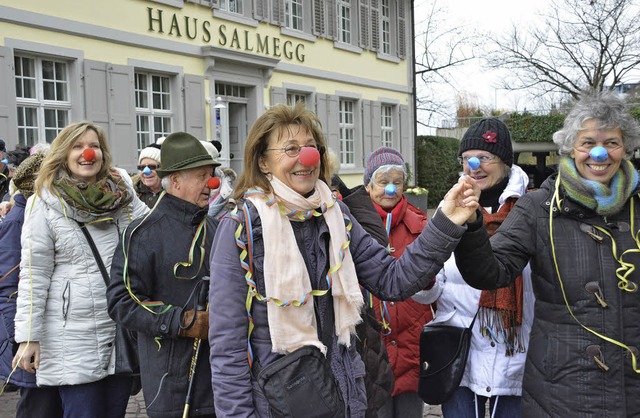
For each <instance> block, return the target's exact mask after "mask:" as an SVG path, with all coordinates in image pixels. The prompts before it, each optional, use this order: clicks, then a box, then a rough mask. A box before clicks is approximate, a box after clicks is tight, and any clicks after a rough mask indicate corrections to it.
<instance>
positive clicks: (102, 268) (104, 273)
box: [76, 221, 109, 286]
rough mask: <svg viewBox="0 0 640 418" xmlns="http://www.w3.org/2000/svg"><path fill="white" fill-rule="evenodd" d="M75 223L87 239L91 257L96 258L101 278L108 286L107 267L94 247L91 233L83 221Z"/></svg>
mask: <svg viewBox="0 0 640 418" xmlns="http://www.w3.org/2000/svg"><path fill="white" fill-rule="evenodd" d="M76 223H77V224H78V225H79V226H80V230H81V231H82V233H83V234H84V236H85V238H86V239H87V243H89V247H91V252H92V253H93V257H94V258H95V259H96V263H97V264H98V268H99V269H100V273H102V279H103V280H104V284H105V285H106V286H109V274H108V273H107V268H106V267H105V266H104V263H103V262H102V257H100V254H99V253H98V248H97V247H96V243H95V242H93V238H91V234H89V231H87V228H86V225H85V223H84V222H80V221H76Z"/></svg>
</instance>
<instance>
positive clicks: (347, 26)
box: [336, 0, 353, 44]
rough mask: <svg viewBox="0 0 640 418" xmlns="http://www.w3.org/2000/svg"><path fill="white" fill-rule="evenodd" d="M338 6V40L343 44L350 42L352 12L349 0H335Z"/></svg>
mask: <svg viewBox="0 0 640 418" xmlns="http://www.w3.org/2000/svg"><path fill="white" fill-rule="evenodd" d="M336 6H337V8H338V40H339V41H340V42H342V43H345V44H350V43H351V30H352V26H353V17H352V16H353V13H352V9H351V2H350V1H349V0H337V1H336Z"/></svg>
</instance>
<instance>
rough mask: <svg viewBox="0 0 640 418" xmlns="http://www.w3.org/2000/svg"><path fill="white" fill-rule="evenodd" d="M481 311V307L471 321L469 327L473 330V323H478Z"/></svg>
mask: <svg viewBox="0 0 640 418" xmlns="http://www.w3.org/2000/svg"><path fill="white" fill-rule="evenodd" d="M479 312H480V308H478V310H477V311H476V314H475V315H474V316H473V320H472V321H471V325H469V329H470V330H472V329H473V324H475V323H476V318H477V317H478V313H479Z"/></svg>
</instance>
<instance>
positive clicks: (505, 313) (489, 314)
mask: <svg viewBox="0 0 640 418" xmlns="http://www.w3.org/2000/svg"><path fill="white" fill-rule="evenodd" d="M516 200H517V199H516V198H514V197H511V198H509V199H507V200H506V201H505V202H504V204H503V205H502V207H500V209H498V211H497V212H496V213H489V212H487V211H486V210H485V209H484V208H482V216H483V218H484V224H485V227H486V228H487V232H488V233H489V236H493V234H494V233H495V232H496V230H497V229H498V227H499V226H500V225H501V224H502V222H503V221H504V220H505V218H506V217H507V215H508V214H509V212H510V211H511V209H512V208H513V206H514V205H515V203H516ZM522 303H523V301H522V275H519V276H518V277H517V278H516V280H515V281H514V282H513V283H511V284H510V285H509V286H507V287H503V288H501V289H497V290H483V291H482V295H481V296H480V311H479V314H478V316H479V317H480V330H481V332H482V333H483V335H487V334H490V335H491V338H493V339H495V340H496V341H497V342H499V343H504V344H505V346H506V348H507V351H506V355H507V356H511V355H513V354H514V353H522V352H524V351H525V347H524V344H523V342H522V335H521V332H520V330H521V325H522Z"/></svg>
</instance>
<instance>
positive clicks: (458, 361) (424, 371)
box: [418, 312, 478, 405]
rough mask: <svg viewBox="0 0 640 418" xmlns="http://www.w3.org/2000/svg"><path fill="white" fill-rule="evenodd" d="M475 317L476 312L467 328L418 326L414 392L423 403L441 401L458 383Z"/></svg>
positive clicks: (462, 370)
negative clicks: (418, 345) (416, 382)
mask: <svg viewBox="0 0 640 418" xmlns="http://www.w3.org/2000/svg"><path fill="white" fill-rule="evenodd" d="M477 316H478V313H477V312H476V314H475V316H474V317H473V321H471V325H469V327H468V328H464V327H454V326H450V325H438V324H435V325H430V324H425V326H424V327H423V328H422V333H421V334H420V378H419V380H418V395H420V397H421V398H422V400H423V401H424V402H425V403H427V404H429V405H440V404H443V403H444V402H446V401H447V400H449V398H451V396H452V395H453V393H454V392H455V391H456V389H457V388H458V386H460V381H461V380H462V376H463V375H464V369H465V366H466V364H467V357H468V356H469V348H470V346H471V332H472V330H473V324H474V323H475V322H476V317H477Z"/></svg>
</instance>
